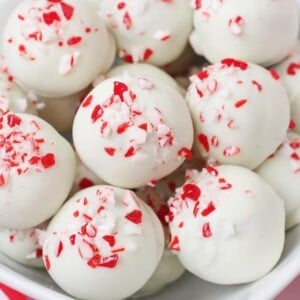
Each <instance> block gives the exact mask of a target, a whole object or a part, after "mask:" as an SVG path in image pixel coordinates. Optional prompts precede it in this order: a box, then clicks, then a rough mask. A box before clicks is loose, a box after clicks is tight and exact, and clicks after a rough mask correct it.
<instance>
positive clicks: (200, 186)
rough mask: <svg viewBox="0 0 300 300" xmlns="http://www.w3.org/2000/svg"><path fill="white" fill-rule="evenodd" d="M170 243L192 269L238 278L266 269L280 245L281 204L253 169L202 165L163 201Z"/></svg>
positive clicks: (210, 276) (231, 280)
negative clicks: (169, 197)
mask: <svg viewBox="0 0 300 300" xmlns="http://www.w3.org/2000/svg"><path fill="white" fill-rule="evenodd" d="M168 204H169V207H170V214H169V221H170V231H171V234H172V237H171V242H170V244H169V248H170V249H171V250H173V251H174V252H175V253H177V255H178V258H179V260H180V261H181V263H182V264H183V266H185V267H186V269H187V270H189V271H190V272H191V273H193V274H194V275H196V276H198V277H200V278H202V279H204V280H207V281H210V282H213V283H218V284H239V283H246V282H251V281H254V280H257V279H259V278H261V277H262V276H264V275H265V274H267V273H268V272H269V271H270V270H271V269H272V268H273V267H274V266H275V264H276V263H277V261H278V260H279V258H280V256H281V253H282V250H283V245H284V233H285V232H284V220H285V214H284V204H283V201H282V200H281V199H280V198H279V197H278V196H277V194H276V193H275V192H274V190H273V189H272V188H271V187H270V186H269V185H268V184H267V183H265V182H264V181H263V180H262V179H261V178H260V177H259V176H258V175H256V174H255V173H253V172H252V171H250V170H248V169H245V168H242V167H238V166H230V165H228V166H220V167H212V166H209V165H208V166H207V167H206V168H205V169H203V171H202V172H201V173H199V174H198V176H194V177H193V178H192V180H188V181H187V182H186V183H185V184H184V185H183V187H181V188H179V189H177V190H176V195H175V197H174V198H171V199H170V200H169V202H168Z"/></svg>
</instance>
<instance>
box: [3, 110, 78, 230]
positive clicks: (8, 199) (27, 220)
mask: <svg viewBox="0 0 300 300" xmlns="http://www.w3.org/2000/svg"><path fill="white" fill-rule="evenodd" d="M0 145H1V147H0V226H1V227H5V228H12V229H27V228H30V227H34V226H37V225H38V224H40V223H42V222H43V221H45V220H47V219H49V218H50V217H51V216H53V215H54V214H55V212H56V211H57V210H58V209H59V207H60V206H61V205H62V203H63V202H64V201H65V200H66V198H67V196H68V193H69V192H70V190H71V187H72V183H73V179H74V175H75V164H76V160H75V155H74V151H73V149H72V147H71V146H70V144H69V143H68V142H67V141H66V140H65V139H64V138H63V137H62V136H60V135H59V134H58V133H57V132H56V130H54V128H53V127H52V126H50V125H49V124H48V123H46V122H45V121H43V120H42V119H40V118H38V117H35V116H31V115H28V114H14V113H12V112H7V113H6V114H3V115H2V116H1V118H0ZM54 191H55V192H54Z"/></svg>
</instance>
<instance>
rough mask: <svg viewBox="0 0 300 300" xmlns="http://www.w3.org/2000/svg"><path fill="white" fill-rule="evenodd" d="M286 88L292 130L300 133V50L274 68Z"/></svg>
mask: <svg viewBox="0 0 300 300" xmlns="http://www.w3.org/2000/svg"><path fill="white" fill-rule="evenodd" d="M274 69H275V70H276V71H277V72H278V74H279V75H280V78H281V80H282V83H283V84H284V87H285V88H286V91H287V93H288V96H289V100H290V104H291V118H292V122H291V124H290V130H293V131H296V132H297V133H300V89H299V80H300V49H299V48H298V49H295V50H294V52H293V54H291V55H290V56H289V57H288V58H286V59H285V60H284V61H282V62H281V63H280V64H278V65H276V66H274Z"/></svg>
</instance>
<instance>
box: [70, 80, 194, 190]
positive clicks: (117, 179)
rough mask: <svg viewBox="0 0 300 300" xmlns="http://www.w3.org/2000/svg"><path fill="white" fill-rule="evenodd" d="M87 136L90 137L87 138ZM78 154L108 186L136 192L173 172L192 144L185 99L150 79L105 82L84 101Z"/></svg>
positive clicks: (76, 131) (76, 130) (76, 127)
mask: <svg viewBox="0 0 300 300" xmlns="http://www.w3.org/2000/svg"><path fill="white" fill-rule="evenodd" d="M87 132H88V134H87ZM73 139H74V145H75V148H76V151H77V153H78V155H79V157H80V159H81V160H82V161H83V163H84V164H85V165H86V166H87V167H88V168H89V169H91V170H92V171H93V172H94V173H95V174H96V175H98V176H99V177H100V178H102V179H103V180H104V181H105V182H108V183H110V184H112V185H116V186H120V187H127V188H136V187H141V186H144V185H146V184H147V183H151V182H156V181H157V180H159V179H160V178H162V177H164V176H166V175H168V174H170V173H172V172H173V171H174V170H175V169H176V168H178V167H179V166H180V165H181V164H182V163H183V161H184V160H185V157H186V154H187V153H189V152H190V149H191V147H192V144H193V128H192V121H191V117H190V114H189V112H188V108H187V106H186V104H185V102H184V100H183V98H182V96H181V95H180V94H179V93H178V92H177V91H176V90H175V89H172V88H170V87H169V86H168V85H167V84H165V83H164V82H161V81H157V80H156V81H155V80H153V79H152V78H151V79H150V78H147V77H137V78H131V77H126V76H123V77H113V78H110V79H107V80H105V81H102V82H101V83H100V84H99V85H98V86H97V87H96V88H95V89H94V90H92V92H91V93H90V94H89V95H88V96H87V97H86V98H85V100H84V101H83V102H82V104H81V106H80V108H79V110H78V112H77V114H76V116H75V120H74V124H73Z"/></svg>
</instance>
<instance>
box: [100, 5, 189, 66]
mask: <svg viewBox="0 0 300 300" xmlns="http://www.w3.org/2000/svg"><path fill="white" fill-rule="evenodd" d="M99 13H100V16H101V17H102V19H103V20H104V22H105V23H106V24H107V26H108V28H109V29H110V30H111V31H112V33H113V34H114V36H115V38H116V43H117V48H118V51H119V56H120V57H121V58H123V60H124V61H127V62H135V63H136V62H147V63H151V64H154V65H157V66H162V65H165V64H167V63H170V62H172V61H174V60H175V59H176V58H178V57H179V55H180V54H181V53H182V52H183V50H184V48H185V46H186V44H187V41H188V37H189V34H190V32H191V30H192V9H191V7H190V4H189V1H187V0H172V1H161V0H101V1H100V10H99ZM178 15H180V22H179V21H178Z"/></svg>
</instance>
